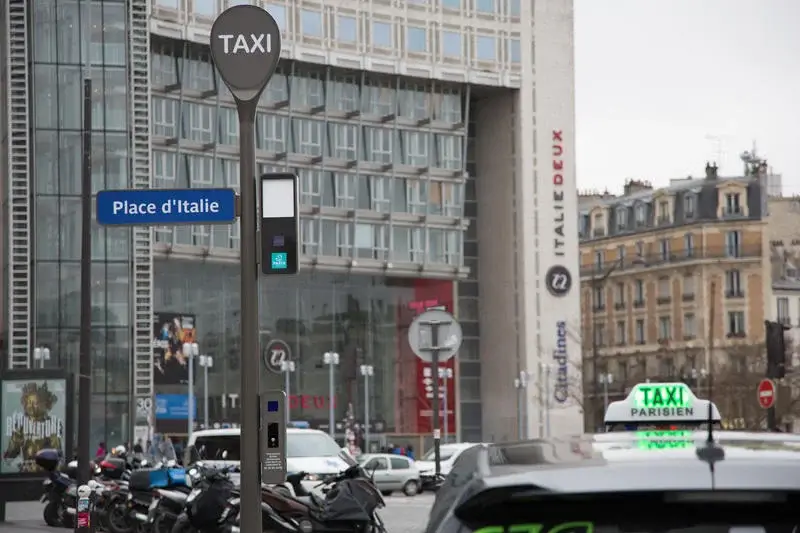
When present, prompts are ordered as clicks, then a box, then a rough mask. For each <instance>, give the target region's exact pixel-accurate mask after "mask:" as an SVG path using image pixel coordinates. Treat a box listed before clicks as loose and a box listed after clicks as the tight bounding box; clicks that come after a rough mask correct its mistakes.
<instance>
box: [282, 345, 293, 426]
mask: <svg viewBox="0 0 800 533" xmlns="http://www.w3.org/2000/svg"><path fill="white" fill-rule="evenodd" d="M295 369H296V366H295V364H294V361H287V360H285V359H284V360H283V361H281V373H282V374H283V388H284V389H286V399H287V401H289V396H290V394H291V388H292V372H294V371H295ZM289 405H290V406H291V402H289ZM291 420H292V414H291V407H288V408H287V409H286V423H287V424H288V423H289V422H291Z"/></svg>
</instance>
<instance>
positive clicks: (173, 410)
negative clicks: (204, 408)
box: [156, 394, 197, 420]
mask: <svg viewBox="0 0 800 533" xmlns="http://www.w3.org/2000/svg"><path fill="white" fill-rule="evenodd" d="M192 404H193V405H192V407H194V409H193V411H194V417H195V418H197V396H195V397H194V402H192ZM188 416H189V395H188V394H156V418H157V419H158V420H184V419H186V418H188Z"/></svg>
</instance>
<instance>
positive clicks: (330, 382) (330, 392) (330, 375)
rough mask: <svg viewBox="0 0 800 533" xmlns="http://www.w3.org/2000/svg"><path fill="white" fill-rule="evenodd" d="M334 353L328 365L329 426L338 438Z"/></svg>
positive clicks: (333, 435) (331, 434)
mask: <svg viewBox="0 0 800 533" xmlns="http://www.w3.org/2000/svg"><path fill="white" fill-rule="evenodd" d="M333 357H334V355H333V352H331V360H330V363H329V364H328V424H329V425H330V428H329V430H328V432H329V433H330V436H331V437H334V438H335V436H336V421H335V420H334V416H335V413H334V410H333V393H334V383H333V367H334V364H333Z"/></svg>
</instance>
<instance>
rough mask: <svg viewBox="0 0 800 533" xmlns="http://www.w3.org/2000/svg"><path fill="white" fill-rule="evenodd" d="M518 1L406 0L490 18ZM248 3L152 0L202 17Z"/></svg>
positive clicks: (516, 10) (514, 8)
mask: <svg viewBox="0 0 800 533" xmlns="http://www.w3.org/2000/svg"><path fill="white" fill-rule="evenodd" d="M520 1H521V0H406V3H407V4H409V7H411V6H431V7H434V8H441V9H442V10H444V11H459V10H464V11H466V12H467V13H469V14H476V15H485V16H492V18H494V17H496V16H497V15H501V16H502V15H505V16H510V17H519V15H520ZM184 2H185V4H184ZM248 3H250V2H248V1H245V0H228V1H227V2H220V1H219V0H189V1H186V0H154V4H155V6H156V7H166V8H170V9H185V8H188V7H190V8H191V9H192V12H193V13H195V14H196V15H200V16H204V17H213V16H216V15H217V14H218V13H219V12H220V11H221V10H222V9H224V8H225V7H227V6H233V5H238V4H248ZM264 8H265V9H266V10H267V11H269V12H270V13H271V14H272V16H273V17H275V18H277V17H278V15H277V14H276V13H278V14H279V13H281V9H283V10H285V9H286V8H285V7H284V6H283V5H282V4H281V3H279V2H268V3H267V4H266V5H265V6H264ZM284 16H285V13H284Z"/></svg>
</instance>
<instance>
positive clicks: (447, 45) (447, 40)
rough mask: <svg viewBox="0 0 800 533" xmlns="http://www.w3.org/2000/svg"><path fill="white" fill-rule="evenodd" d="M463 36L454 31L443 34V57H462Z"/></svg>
mask: <svg viewBox="0 0 800 533" xmlns="http://www.w3.org/2000/svg"><path fill="white" fill-rule="evenodd" d="M461 54H462V50H461V34H460V33H457V32H454V31H444V32H442V55H443V56H447V57H461Z"/></svg>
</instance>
